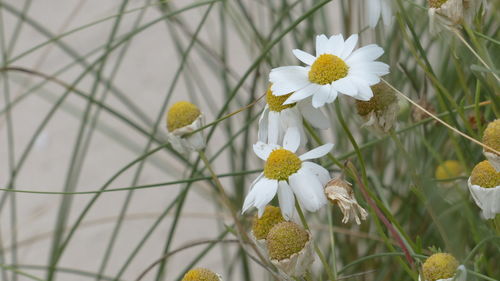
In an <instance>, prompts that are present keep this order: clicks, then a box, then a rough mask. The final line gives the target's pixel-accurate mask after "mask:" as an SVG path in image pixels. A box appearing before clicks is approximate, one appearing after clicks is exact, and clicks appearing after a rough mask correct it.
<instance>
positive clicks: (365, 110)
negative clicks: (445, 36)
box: [356, 82, 398, 116]
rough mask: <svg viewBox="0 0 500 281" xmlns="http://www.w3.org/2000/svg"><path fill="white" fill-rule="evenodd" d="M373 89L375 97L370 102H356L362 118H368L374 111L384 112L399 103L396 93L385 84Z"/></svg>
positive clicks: (372, 87)
mask: <svg viewBox="0 0 500 281" xmlns="http://www.w3.org/2000/svg"><path fill="white" fill-rule="evenodd" d="M371 89H372V92H373V97H372V98H371V99H370V100H369V101H362V100H356V109H357V110H358V114H359V115H361V116H366V115H368V114H369V113H370V112H372V111H375V112H380V111H384V110H386V109H387V108H388V107H389V106H390V105H391V104H393V103H395V102H397V101H398V99H397V97H396V93H395V92H394V91H393V90H392V89H391V88H390V87H389V86H387V84H385V83H382V82H381V83H378V84H376V85H373V86H371Z"/></svg>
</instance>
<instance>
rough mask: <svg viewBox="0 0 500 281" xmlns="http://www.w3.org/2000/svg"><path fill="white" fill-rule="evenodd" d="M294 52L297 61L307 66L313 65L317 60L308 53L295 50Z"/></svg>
mask: <svg viewBox="0 0 500 281" xmlns="http://www.w3.org/2000/svg"><path fill="white" fill-rule="evenodd" d="M292 52H293V54H294V55H295V57H296V58H297V59H299V60H300V61H301V62H303V63H305V64H307V65H311V64H313V63H314V61H315V60H316V58H315V57H314V56H313V55H311V54H309V53H306V52H304V51H302V50H299V49H294V50H292Z"/></svg>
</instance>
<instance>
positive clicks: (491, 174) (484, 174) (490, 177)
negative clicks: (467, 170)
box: [470, 160, 500, 188]
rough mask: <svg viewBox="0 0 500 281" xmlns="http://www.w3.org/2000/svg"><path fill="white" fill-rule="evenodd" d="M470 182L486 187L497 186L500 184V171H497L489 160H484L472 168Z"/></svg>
mask: <svg viewBox="0 0 500 281" xmlns="http://www.w3.org/2000/svg"><path fill="white" fill-rule="evenodd" d="M470 182H471V183H472V184H474V185H479V186H480V187H484V188H490V187H496V186H499V185H500V172H497V171H496V170H495V168H493V166H491V164H490V162H489V161H488V160H484V161H483V162H480V163H479V164H477V165H476V167H474V169H472V173H471V175H470Z"/></svg>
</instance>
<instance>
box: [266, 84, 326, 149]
mask: <svg viewBox="0 0 500 281" xmlns="http://www.w3.org/2000/svg"><path fill="white" fill-rule="evenodd" d="M291 94H292V93H290V94H288V95H284V96H275V95H274V94H273V92H272V91H271V86H269V88H268V90H267V94H266V103H267V104H266V107H265V108H264V111H263V112H262V115H261V117H260V120H259V137H258V138H259V141H261V142H264V143H274V144H278V143H281V142H282V141H283V136H284V135H285V132H286V130H287V129H288V128H290V127H297V129H298V130H299V133H300V143H301V144H302V145H304V144H305V143H306V141H307V138H306V135H305V132H304V126H303V119H305V120H307V122H309V123H311V125H313V126H314V127H316V128H318V129H327V128H328V127H329V124H328V119H327V118H326V117H325V116H324V115H323V113H321V111H320V110H318V109H315V108H314V107H313V106H312V104H311V99H307V100H302V101H299V102H297V103H291V104H283V103H284V102H285V100H286V99H288V97H289V96H290V95H291Z"/></svg>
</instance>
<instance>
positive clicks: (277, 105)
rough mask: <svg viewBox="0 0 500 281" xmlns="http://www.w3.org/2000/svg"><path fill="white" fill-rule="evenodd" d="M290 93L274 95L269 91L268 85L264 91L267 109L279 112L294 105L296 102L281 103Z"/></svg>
mask: <svg viewBox="0 0 500 281" xmlns="http://www.w3.org/2000/svg"><path fill="white" fill-rule="evenodd" d="M291 95H292V93H290V94H286V95H283V96H275V95H274V94H273V91H271V86H269V88H268V89H267V93H266V101H267V105H269V110H271V111H276V112H280V111H282V110H283V109H287V108H290V107H294V106H295V104H296V103H291V104H283V103H284V102H285V101H286V100H287V99H288V98H289V97H290V96H291Z"/></svg>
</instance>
